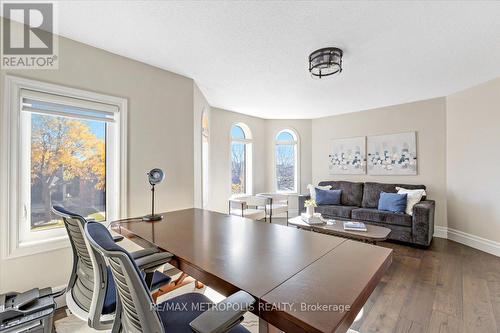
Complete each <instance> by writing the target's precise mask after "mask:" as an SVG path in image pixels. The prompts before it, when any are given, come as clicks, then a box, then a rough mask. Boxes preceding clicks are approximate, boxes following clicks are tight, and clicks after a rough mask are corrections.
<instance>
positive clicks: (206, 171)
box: [200, 108, 210, 209]
mask: <svg viewBox="0 0 500 333" xmlns="http://www.w3.org/2000/svg"><path fill="white" fill-rule="evenodd" d="M205 117H206V118H207V123H208V135H207V149H206V152H205V154H204V153H203V144H204V137H203V120H204V118H205ZM200 144H201V150H200V154H201V207H202V208H204V209H206V208H208V205H209V199H208V198H209V193H208V190H209V188H210V113H209V109H208V108H203V110H202V111H201V143H200ZM205 163H206V165H205ZM205 176H206V177H205Z"/></svg>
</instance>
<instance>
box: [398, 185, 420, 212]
mask: <svg viewBox="0 0 500 333" xmlns="http://www.w3.org/2000/svg"><path fill="white" fill-rule="evenodd" d="M396 190H398V194H405V193H406V194H407V195H408V203H407V204H406V214H408V215H413V206H415V205H416V204H418V203H419V202H420V201H421V200H422V198H423V196H424V195H427V193H425V190H409V189H406V188H402V187H396Z"/></svg>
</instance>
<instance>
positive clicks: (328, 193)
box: [316, 188, 342, 205]
mask: <svg viewBox="0 0 500 333" xmlns="http://www.w3.org/2000/svg"><path fill="white" fill-rule="evenodd" d="M341 196H342V190H321V189H319V188H316V203H317V204H318V205H340V197H341Z"/></svg>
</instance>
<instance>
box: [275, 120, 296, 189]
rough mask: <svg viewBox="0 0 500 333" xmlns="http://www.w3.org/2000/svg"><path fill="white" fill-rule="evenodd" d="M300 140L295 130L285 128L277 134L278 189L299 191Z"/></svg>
mask: <svg viewBox="0 0 500 333" xmlns="http://www.w3.org/2000/svg"><path fill="white" fill-rule="evenodd" d="M297 145H298V140H297V134H296V133H295V131H292V130H290V129H286V130H283V131H281V132H279V133H278V134H277V135H276V153H275V163H276V190H277V191H278V192H294V193H296V192H298V156H297V155H298V149H297Z"/></svg>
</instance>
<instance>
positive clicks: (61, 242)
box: [3, 235, 71, 260]
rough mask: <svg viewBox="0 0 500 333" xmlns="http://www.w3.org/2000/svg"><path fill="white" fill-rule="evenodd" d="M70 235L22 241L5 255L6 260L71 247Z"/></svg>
mask: <svg viewBox="0 0 500 333" xmlns="http://www.w3.org/2000/svg"><path fill="white" fill-rule="evenodd" d="M70 245H71V244H70V243H69V240H68V236H67V235H64V236H60V237H55V238H51V239H46V240H41V241H31V242H30V241H28V242H20V243H19V244H17V247H13V248H11V249H10V251H9V252H8V253H7V255H5V256H4V257H3V259H4V260H9V259H15V258H20V257H26V256H32V255H36V254H40V253H44V252H51V251H56V250H60V249H65V248H68V247H70Z"/></svg>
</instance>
